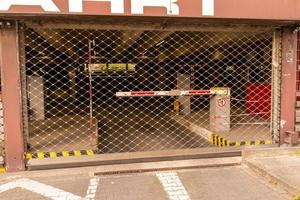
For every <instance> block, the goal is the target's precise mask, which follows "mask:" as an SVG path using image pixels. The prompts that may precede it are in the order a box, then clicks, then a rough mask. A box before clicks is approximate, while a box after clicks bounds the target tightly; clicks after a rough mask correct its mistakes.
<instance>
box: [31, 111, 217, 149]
mask: <svg viewBox="0 0 300 200" xmlns="http://www.w3.org/2000/svg"><path fill="white" fill-rule="evenodd" d="M95 112H96V111H95ZM96 113H98V115H97V116H94V117H95V118H97V121H98V123H97V126H96V124H94V126H93V130H91V129H90V128H89V119H88V116H87V115H85V116H79V115H77V116H65V117H54V118H48V119H47V120H45V121H33V122H30V129H29V132H30V137H29V142H30V144H31V147H32V148H31V151H32V152H39V151H42V152H47V151H71V150H85V149H93V150H95V149H98V150H100V152H101V153H120V152H143V151H158V150H171V149H190V148H200V147H210V146H211V145H210V144H209V142H208V141H207V140H205V139H204V138H203V137H201V136H199V135H197V134H196V133H194V132H192V131H190V130H189V129H188V128H186V127H184V126H182V125H180V124H179V123H176V121H174V120H173V119H172V118H171V117H170V116H171V114H170V113H165V111H158V110H154V111H153V112H149V110H141V109H140V108H137V109H132V110H126V109H123V110H121V109H111V110H107V109H106V110H105V109H101V110H98V112H96ZM136 113H138V114H136ZM96 132H97V133H98V135H99V138H97V135H96V134H95V133H96ZM97 140H98V141H97ZM97 144H98V145H97Z"/></svg>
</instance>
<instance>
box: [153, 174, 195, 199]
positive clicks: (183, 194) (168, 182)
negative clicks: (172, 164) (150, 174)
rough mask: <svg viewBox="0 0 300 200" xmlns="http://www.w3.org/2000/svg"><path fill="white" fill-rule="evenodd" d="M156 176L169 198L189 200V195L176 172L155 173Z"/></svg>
mask: <svg viewBox="0 0 300 200" xmlns="http://www.w3.org/2000/svg"><path fill="white" fill-rule="evenodd" d="M156 176H157V177H158V179H159V181H160V182H161V184H162V186H163V187H164V190H165V192H166V193H167V194H168V196H169V199H170V200H190V197H189V195H188V193H187V191H186V190H185V188H184V186H183V184H182V183H181V181H180V179H179V177H178V176H177V173H175V172H168V173H157V174H156Z"/></svg>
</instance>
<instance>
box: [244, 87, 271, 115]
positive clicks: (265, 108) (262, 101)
mask: <svg viewBox="0 0 300 200" xmlns="http://www.w3.org/2000/svg"><path fill="white" fill-rule="evenodd" d="M246 92H247V95H246V108H247V109H246V112H247V114H252V115H258V116H261V117H264V118H269V117H270V116H271V94H272V85H271V84H262V83H255V84H252V83H247V89H246Z"/></svg>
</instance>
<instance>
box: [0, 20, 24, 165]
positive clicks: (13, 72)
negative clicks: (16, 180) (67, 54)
mask: <svg viewBox="0 0 300 200" xmlns="http://www.w3.org/2000/svg"><path fill="white" fill-rule="evenodd" d="M0 23H2V24H0V66H1V80H2V100H3V115H4V116H3V118H4V134H5V164H6V169H7V171H21V170H24V169H25V159H24V138H23V120H22V119H23V117H22V98H21V81H20V80H21V76H20V58H19V40H18V30H17V25H16V22H8V21H4V22H0Z"/></svg>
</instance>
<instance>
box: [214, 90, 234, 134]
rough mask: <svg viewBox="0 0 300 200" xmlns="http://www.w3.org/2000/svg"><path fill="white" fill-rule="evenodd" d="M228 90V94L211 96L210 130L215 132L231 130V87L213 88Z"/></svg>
mask: <svg viewBox="0 0 300 200" xmlns="http://www.w3.org/2000/svg"><path fill="white" fill-rule="evenodd" d="M219 89H222V90H227V94H215V95H212V96H211V97H210V120H209V122H210V130H211V131H213V132H215V133H222V132H229V131H230V104H231V102H230V88H212V89H211V90H219Z"/></svg>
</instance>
